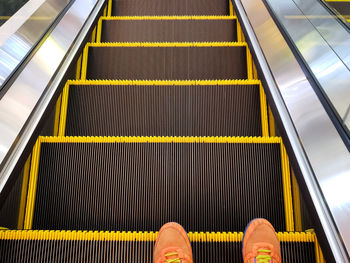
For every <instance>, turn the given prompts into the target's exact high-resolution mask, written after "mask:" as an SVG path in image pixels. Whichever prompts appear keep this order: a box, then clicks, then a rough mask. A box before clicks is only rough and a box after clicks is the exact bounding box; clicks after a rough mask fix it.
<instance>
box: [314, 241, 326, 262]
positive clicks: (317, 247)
mask: <svg viewBox="0 0 350 263" xmlns="http://www.w3.org/2000/svg"><path fill="white" fill-rule="evenodd" d="M314 244H315V257H316V263H326V261H325V260H324V257H323V253H322V250H321V247H320V244H319V243H318V239H317V237H316V235H315V241H314Z"/></svg>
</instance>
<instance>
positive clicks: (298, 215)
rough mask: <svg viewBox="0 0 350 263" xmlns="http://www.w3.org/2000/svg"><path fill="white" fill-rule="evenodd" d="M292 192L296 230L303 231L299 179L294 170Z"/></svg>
mask: <svg viewBox="0 0 350 263" xmlns="http://www.w3.org/2000/svg"><path fill="white" fill-rule="evenodd" d="M291 174H292V190H293V208H294V219H295V230H296V231H302V223H301V207H300V191H299V186H298V182H297V179H296V178H295V174H294V172H293V170H292V173H291Z"/></svg>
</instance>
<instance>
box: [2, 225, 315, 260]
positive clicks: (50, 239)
mask: <svg viewBox="0 0 350 263" xmlns="http://www.w3.org/2000/svg"><path fill="white" fill-rule="evenodd" d="M189 236H190V240H191V241H192V242H191V245H192V250H193V259H194V262H207V263H211V262H212V263H217V262H220V263H232V262H243V260H242V247H241V239H242V236H243V233H210V234H209V233H202V234H200V233H190V234H189ZM194 236H197V237H198V238H194ZM200 236H202V238H199V237H200ZM28 237H29V240H28ZM278 237H279V239H280V240H281V241H282V242H281V254H282V262H284V263H294V262H298V263H310V262H315V261H316V257H317V252H319V251H317V250H318V249H317V247H316V246H315V243H314V242H315V235H314V234H310V233H278ZM155 238H156V233H123V234H122V233H106V232H90V233H88V232H85V233H83V232H73V233H69V232H61V231H54V232H47V231H28V232H27V231H8V233H6V231H2V232H0V258H1V260H2V261H3V262H20V261H21V262H52V261H55V262H121V263H124V262H149V263H151V262H153V259H152V257H153V247H154V240H155ZM33 239H34V240H33ZM140 240H142V241H140Z"/></svg>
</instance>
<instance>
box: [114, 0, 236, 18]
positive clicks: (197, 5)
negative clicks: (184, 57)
mask: <svg viewBox="0 0 350 263" xmlns="http://www.w3.org/2000/svg"><path fill="white" fill-rule="evenodd" d="M112 7H113V9H112V15H114V16H154V15H228V14H229V1H227V0H113V3H112Z"/></svg>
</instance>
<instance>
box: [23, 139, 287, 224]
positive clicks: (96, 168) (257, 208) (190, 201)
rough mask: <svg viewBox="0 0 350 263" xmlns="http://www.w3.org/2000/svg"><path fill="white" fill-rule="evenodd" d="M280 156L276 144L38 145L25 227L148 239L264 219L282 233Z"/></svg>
mask: <svg viewBox="0 0 350 263" xmlns="http://www.w3.org/2000/svg"><path fill="white" fill-rule="evenodd" d="M111 140H112V141H113V140H115V141H125V140H126V141H129V142H127V143H121V142H111ZM181 140H183V141H184V142H177V143H176V141H181ZM193 140H194V141H198V140H199V141H201V140H202V141H205V142H203V143H198V142H194V143H190V142H188V141H193ZM45 141H46V142H45ZM64 141H67V142H64ZM84 141H85V142H84ZM89 141H90V142H89ZM132 141H135V143H133V142H132ZM150 141H156V142H150ZM225 141H226V142H227V143H225ZM55 142H57V143H55ZM210 142H218V143H210ZM249 142H251V143H249ZM282 147H283V146H281V144H280V139H279V138H226V139H225V138H222V139H220V138H218V139H216V138H203V139H201V138H161V137H158V138H157V137H153V138H144V137H141V138H98V137H95V138H83V137H81V138H80V139H79V138H74V137H71V138H69V137H67V138H64V137H61V138H59V137H56V138H55V137H52V138H50V137H48V138H47V139H45V137H44V138H43V142H42V143H41V145H40V149H38V151H40V159H37V160H39V162H38V163H35V164H33V163H32V166H33V167H36V166H38V170H37V171H38V174H37V175H36V174H34V175H33V174H32V175H31V179H30V180H31V181H30V189H29V195H28V196H30V198H29V199H28V202H29V203H28V204H27V209H29V212H27V219H29V218H30V217H31V216H32V220H33V221H32V224H31V226H32V228H33V229H89V230H115V229H118V230H128V231H134V230H143V231H156V230H158V229H159V228H160V227H161V226H162V225H163V224H164V223H166V222H169V221H176V222H179V223H181V224H182V225H183V226H184V227H185V228H186V229H191V230H194V231H235V230H241V229H244V227H245V226H246V224H247V223H248V222H249V221H250V220H251V219H253V218H256V217H264V218H266V219H268V220H270V222H271V223H272V224H273V225H274V226H275V228H276V230H278V231H285V230H288V229H290V227H291V226H286V222H287V221H288V222H290V221H289V220H292V219H291V215H292V211H290V210H291V206H289V205H291V204H290V200H291V199H290V198H291V196H290V195H291V192H290V181H288V180H290V175H289V170H288V169H289V168H286V167H284V165H286V158H287V157H286V155H285V150H283V149H284V148H282ZM281 154H282V157H281ZM33 155H34V156H35V155H36V154H35V153H34V154H33ZM34 158H39V157H34ZM53 160H54V161H53ZM35 169H36V168H35ZM35 169H34V170H35ZM34 170H33V171H34ZM283 183H284V185H283ZM35 188H36V191H35ZM34 199H35V203H34ZM287 200H289V201H287ZM286 205H287V207H286ZM33 206H34V209H33ZM30 209H33V210H32V211H34V213H32V212H30ZM28 215H29V216H28ZM27 219H26V220H27ZM27 221H28V220H27ZM288 224H289V223H288ZM289 225H290V224H289ZM26 226H27V227H28V228H30V225H28V224H27V225H26Z"/></svg>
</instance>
